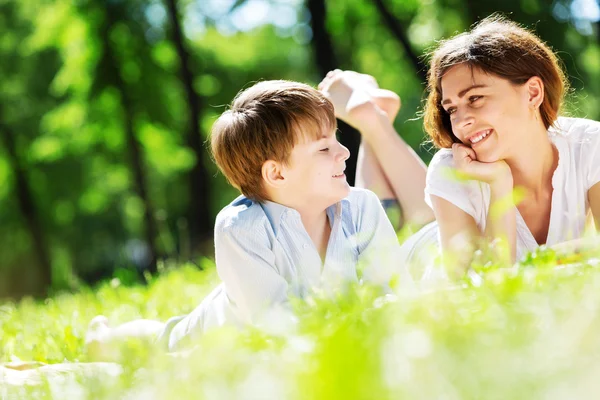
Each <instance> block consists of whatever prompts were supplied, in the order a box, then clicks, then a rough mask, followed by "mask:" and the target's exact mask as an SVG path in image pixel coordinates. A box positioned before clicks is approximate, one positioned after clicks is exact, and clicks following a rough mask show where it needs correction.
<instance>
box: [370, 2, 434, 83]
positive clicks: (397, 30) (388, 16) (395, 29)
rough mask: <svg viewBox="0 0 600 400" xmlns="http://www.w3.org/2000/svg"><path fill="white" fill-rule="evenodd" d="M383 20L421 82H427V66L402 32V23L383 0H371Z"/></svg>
mask: <svg viewBox="0 0 600 400" xmlns="http://www.w3.org/2000/svg"><path fill="white" fill-rule="evenodd" d="M373 1H374V3H375V6H376V7H377V10H378V11H379V14H380V15H381V18H382V19H383V22H384V23H385V25H386V26H387V27H388V29H389V30H390V31H391V32H392V34H393V35H394V36H395V37H396V39H397V40H398V41H399V42H400V44H401V45H402V48H403V49H404V53H405V54H406V57H408V59H409V60H410V62H411V64H412V65H413V67H414V68H415V71H416V72H417V74H418V75H419V79H420V80H421V82H427V67H426V65H425V63H424V62H423V61H422V60H421V59H420V58H419V57H418V56H417V54H416V53H415V52H414V51H413V49H412V47H411V45H410V41H409V40H408V36H407V35H406V33H405V32H404V29H403V27H402V23H401V22H400V21H398V19H397V18H396V17H395V16H394V15H393V14H392V13H391V12H390V11H389V10H388V9H387V7H386V5H385V3H384V2H383V0H373Z"/></svg>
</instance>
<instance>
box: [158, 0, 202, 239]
mask: <svg viewBox="0 0 600 400" xmlns="http://www.w3.org/2000/svg"><path fill="white" fill-rule="evenodd" d="M166 3H167V10H168V14H169V20H170V21H171V28H172V35H173V36H172V38H173V43H174V44H175V48H176V49H177V55H178V56H179V73H180V75H181V81H182V82H183V86H184V89H185V94H186V97H187V104H188V118H189V120H188V127H187V135H186V142H187V145H188V147H189V148H191V149H192V151H193V152H194V154H195V155H196V164H195V165H194V167H193V168H192V169H191V170H190V172H189V175H188V179H189V190H190V196H189V204H188V221H189V222H188V223H189V232H190V236H191V241H192V244H193V245H194V246H196V245H197V244H198V242H199V241H203V240H205V239H209V238H211V237H212V221H211V218H210V208H209V202H210V185H209V175H208V173H207V172H206V170H205V168H204V160H205V158H206V156H205V150H204V147H203V146H202V134H201V132H200V117H201V109H202V104H201V98H200V96H198V94H197V93H196V91H195V90H194V85H193V83H194V76H193V73H192V70H191V67H190V56H189V52H188V50H187V48H186V46H185V42H184V37H183V34H182V29H181V24H180V22H179V13H178V11H177V4H176V0H166Z"/></svg>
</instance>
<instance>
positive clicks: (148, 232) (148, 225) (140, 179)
mask: <svg viewBox="0 0 600 400" xmlns="http://www.w3.org/2000/svg"><path fill="white" fill-rule="evenodd" d="M110 8H111V6H110V5H107V6H106V8H105V10H106V20H105V22H104V24H103V26H102V29H101V39H102V44H103V46H104V57H105V58H106V61H107V62H106V65H107V67H108V68H109V71H107V74H108V75H109V76H110V77H111V79H112V80H113V82H114V84H115V86H116V89H117V90H118V91H119V94H120V96H121V104H122V106H123V124H124V129H125V140H126V143H127V149H128V151H129V161H130V164H131V169H132V172H133V179H134V190H135V192H136V194H137V195H138V196H139V198H140V199H141V200H142V203H143V204H144V225H145V226H144V236H145V238H144V239H145V241H146V245H147V246H148V253H149V254H148V257H147V259H148V262H147V264H146V265H142V266H141V267H142V268H143V269H145V270H147V271H149V272H151V273H153V274H154V273H156V272H157V265H156V262H157V258H158V252H157V249H156V242H155V241H156V238H157V237H158V229H157V225H156V221H155V219H154V215H155V213H154V207H153V206H152V202H151V200H150V196H149V194H148V183H147V177H146V172H145V169H144V161H143V155H142V148H141V145H140V143H139V141H138V140H137V138H136V137H135V129H134V126H133V124H134V109H133V102H132V100H131V98H130V96H129V92H128V88H127V86H126V84H125V82H124V81H123V79H122V78H121V74H120V71H119V66H118V61H117V59H116V57H115V56H114V51H113V49H112V46H111V41H110V38H109V34H110V30H111V28H112V26H113V24H114V23H115V22H116V20H115V17H114V15H113V14H112V12H111V9H110Z"/></svg>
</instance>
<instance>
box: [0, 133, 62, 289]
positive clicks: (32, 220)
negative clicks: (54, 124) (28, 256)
mask: <svg viewBox="0 0 600 400" xmlns="http://www.w3.org/2000/svg"><path fill="white" fill-rule="evenodd" d="M0 135H1V137H2V141H3V142H4V145H5V146H6V150H7V152H8V158H9V162H10V165H11V167H12V170H13V172H14V174H15V181H16V195H17V201H18V204H19V209H20V211H21V214H22V215H23V218H24V219H25V223H26V225H27V229H28V230H29V234H30V235H31V240H32V242H33V248H34V252H35V255H36V257H37V260H38V265H37V270H36V271H35V272H36V276H35V277H33V279H31V281H32V282H33V283H34V287H33V288H32V289H33V293H32V294H33V295H35V296H38V297H45V296H46V295H47V294H48V289H49V288H50V287H51V286H52V263H51V261H50V255H49V254H48V247H47V244H46V238H45V235H44V230H43V228H42V224H41V222H40V218H39V215H38V212H37V208H36V206H35V203H34V200H33V194H32V193H31V188H30V187H29V181H28V179H27V174H26V173H25V170H24V168H23V166H22V165H21V162H20V159H19V156H18V154H17V148H16V145H15V141H14V134H13V132H12V131H11V130H10V129H9V128H8V127H6V126H0Z"/></svg>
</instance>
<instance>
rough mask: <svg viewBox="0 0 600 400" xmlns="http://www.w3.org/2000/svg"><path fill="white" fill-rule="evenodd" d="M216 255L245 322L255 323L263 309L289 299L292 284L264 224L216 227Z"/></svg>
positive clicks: (218, 264)
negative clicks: (280, 266) (280, 269)
mask: <svg viewBox="0 0 600 400" xmlns="http://www.w3.org/2000/svg"><path fill="white" fill-rule="evenodd" d="M256 228H258V229H256ZM215 258H216V265H217V272H218V274H219V277H220V278H221V280H222V281H223V283H224V285H225V290H226V292H227V296H228V298H229V299H230V300H231V301H232V302H233V303H235V305H236V308H237V310H239V313H240V315H239V316H240V317H241V318H242V319H243V320H244V322H246V323H251V322H255V320H256V318H257V317H258V316H259V314H260V313H261V312H262V311H265V310H266V309H267V308H269V307H271V306H273V305H277V304H282V303H285V302H287V291H288V283H287V281H286V280H285V279H284V278H283V277H282V276H281V275H280V274H279V273H278V270H277V267H276V265H275V255H274V254H273V251H272V248H271V243H270V240H269V238H268V237H267V235H266V232H265V231H264V230H263V229H260V227H252V228H248V229H244V228H243V227H240V228H237V229H236V228H235V227H232V226H229V227H215Z"/></svg>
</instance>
